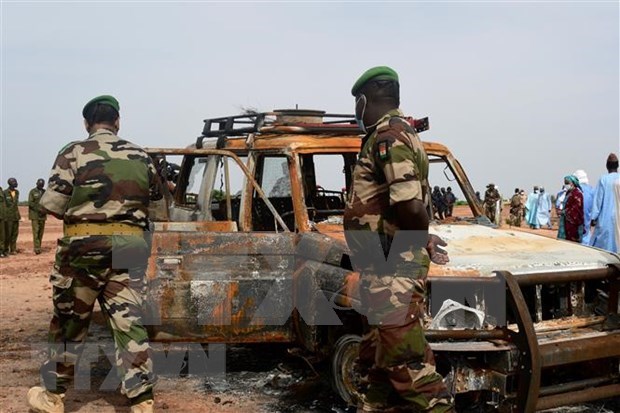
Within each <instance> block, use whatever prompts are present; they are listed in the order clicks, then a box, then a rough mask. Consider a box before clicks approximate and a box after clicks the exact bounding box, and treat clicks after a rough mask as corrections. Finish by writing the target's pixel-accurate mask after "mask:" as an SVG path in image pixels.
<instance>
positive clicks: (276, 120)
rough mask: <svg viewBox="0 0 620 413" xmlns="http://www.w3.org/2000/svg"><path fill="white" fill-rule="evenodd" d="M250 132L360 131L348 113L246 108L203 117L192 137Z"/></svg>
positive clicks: (423, 124)
mask: <svg viewBox="0 0 620 413" xmlns="http://www.w3.org/2000/svg"><path fill="white" fill-rule="evenodd" d="M408 120H409V123H410V124H411V126H412V127H413V128H414V129H415V130H416V131H417V132H422V131H425V130H427V129H428V118H423V119H413V118H408ZM250 133H309V134H319V135H320V134H326V135H334V134H346V135H355V134H362V133H363V131H362V130H361V129H360V128H359V126H358V125H357V121H356V120H355V116H354V115H352V114H335V113H326V112H325V111H321V110H309V109H277V110H274V111H273V112H260V113H259V112H248V113H244V114H241V115H235V116H224V117H220V118H209V119H205V120H204V127H203V129H202V135H201V136H199V137H198V138H197V139H196V147H197V148H201V147H202V144H203V139H204V138H209V137H212V138H213V137H215V138H218V146H220V145H223V144H224V143H225V140H226V139H228V138H233V137H244V136H246V135H247V134H250Z"/></svg>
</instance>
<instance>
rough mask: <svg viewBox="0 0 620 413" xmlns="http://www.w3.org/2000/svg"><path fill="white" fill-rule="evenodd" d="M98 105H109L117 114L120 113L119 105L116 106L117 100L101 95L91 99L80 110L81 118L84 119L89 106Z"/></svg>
mask: <svg viewBox="0 0 620 413" xmlns="http://www.w3.org/2000/svg"><path fill="white" fill-rule="evenodd" d="M96 104H100V105H109V106H112V107H113V108H114V109H116V111H117V112H120V105H119V104H118V100H116V98H115V97H114V96H110V95H101V96H97V97H96V98H93V99H91V100H90V101H89V102H88V103H87V104H86V105H85V106H84V109H82V116H83V117H84V119H86V117H87V115H88V112H89V110H90V108H91V106H93V105H96Z"/></svg>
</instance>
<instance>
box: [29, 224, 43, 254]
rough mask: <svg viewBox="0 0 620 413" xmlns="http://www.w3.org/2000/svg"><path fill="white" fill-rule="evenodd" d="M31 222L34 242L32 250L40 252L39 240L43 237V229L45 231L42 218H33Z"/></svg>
mask: <svg viewBox="0 0 620 413" xmlns="http://www.w3.org/2000/svg"><path fill="white" fill-rule="evenodd" d="M30 223H31V224H32V242H33V244H34V250H35V252H36V251H39V252H41V240H42V239H43V231H45V220H44V219H33V220H32V221H30Z"/></svg>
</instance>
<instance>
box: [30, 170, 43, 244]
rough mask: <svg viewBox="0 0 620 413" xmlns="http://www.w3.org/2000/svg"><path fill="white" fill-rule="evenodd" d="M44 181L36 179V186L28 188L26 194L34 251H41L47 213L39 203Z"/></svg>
mask: <svg viewBox="0 0 620 413" xmlns="http://www.w3.org/2000/svg"><path fill="white" fill-rule="evenodd" d="M43 185H45V181H44V180H43V179H37V184H36V187H34V188H32V189H31V190H30V193H29V194H28V218H29V219H30V223H31V224H32V243H33V244H34V253H35V254H40V253H41V240H42V239H43V231H45V220H46V219H47V214H46V213H45V211H42V210H41V206H40V205H39V203H40V201H41V197H42V196H43V194H44V193H45V189H43Z"/></svg>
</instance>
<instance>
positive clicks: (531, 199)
mask: <svg viewBox="0 0 620 413" xmlns="http://www.w3.org/2000/svg"><path fill="white" fill-rule="evenodd" d="M537 204H538V186H535V187H534V192H530V194H529V195H528V196H527V201H526V202H525V221H526V222H527V224H528V225H529V226H530V228H537V224H536V205H537Z"/></svg>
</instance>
